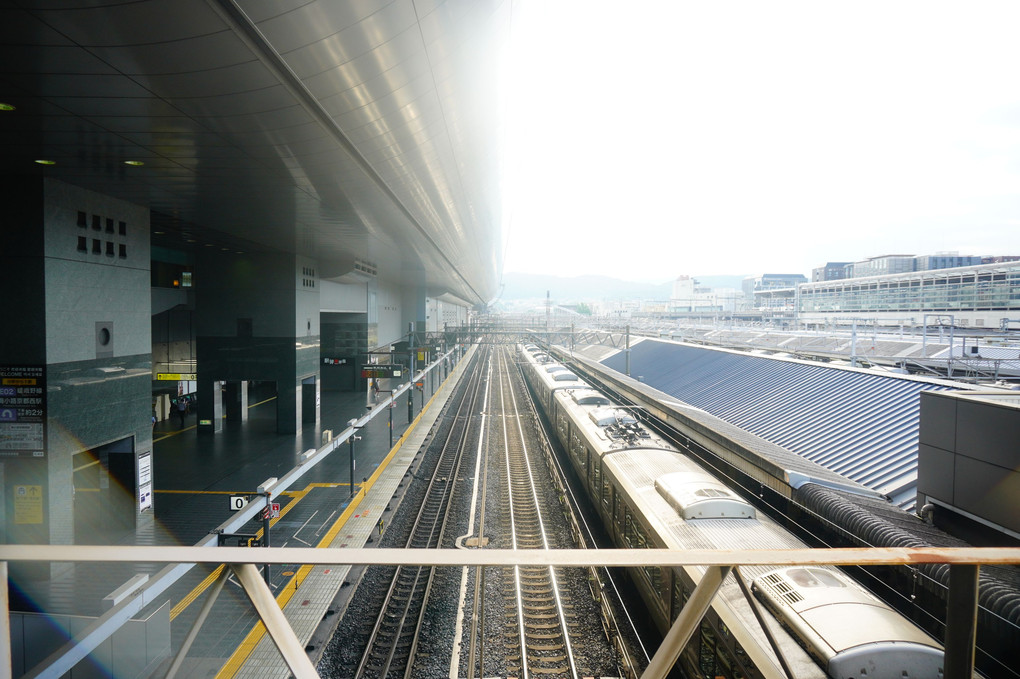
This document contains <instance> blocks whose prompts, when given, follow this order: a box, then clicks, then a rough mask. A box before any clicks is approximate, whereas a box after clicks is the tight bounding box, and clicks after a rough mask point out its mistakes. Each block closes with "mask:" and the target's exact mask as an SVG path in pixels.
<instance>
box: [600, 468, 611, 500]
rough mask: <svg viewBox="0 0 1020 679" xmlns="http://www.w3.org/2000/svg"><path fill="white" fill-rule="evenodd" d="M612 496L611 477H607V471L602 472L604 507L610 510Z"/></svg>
mask: <svg viewBox="0 0 1020 679" xmlns="http://www.w3.org/2000/svg"><path fill="white" fill-rule="evenodd" d="M611 494H612V488H611V486H610V484H609V477H608V476H607V475H606V472H605V470H603V471H602V506H603V507H605V508H606V509H609V501H610V500H609V498H610V496H611Z"/></svg>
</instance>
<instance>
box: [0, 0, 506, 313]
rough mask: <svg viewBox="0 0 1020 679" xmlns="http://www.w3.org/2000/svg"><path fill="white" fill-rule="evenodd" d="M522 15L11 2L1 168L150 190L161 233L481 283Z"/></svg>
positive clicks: (120, 193) (0, 80)
mask: <svg viewBox="0 0 1020 679" xmlns="http://www.w3.org/2000/svg"><path fill="white" fill-rule="evenodd" d="M509 20H510V7H509V2H508V1H502V0H450V1H447V2H438V1H428V0H426V1H421V0H417V1H412V0H395V1H393V2H383V1H374V2H370V1H367V0H342V1H333V0H311V1H307V0H306V1H302V0H290V1H284V0H273V1H270V0H149V1H122V2H118V1H115V0H106V1H93V2H84V1H78V0H65V1H56V0H51V1H49V2H44V1H38V2H19V1H12V0H0V102H3V103H7V104H11V105H13V106H15V110H14V111H3V112H0V145H2V149H0V153H2V158H0V167H2V168H3V171H4V172H6V173H13V174H25V173H38V174H45V175H47V176H52V177H55V178H58V179H62V180H65V181H68V182H70V183H74V184H77V185H81V186H84V187H86V188H90V189H94V190H97V191H101V192H103V193H107V194H110V195H113V196H116V197H118V198H123V199H125V200H129V201H132V202H135V203H139V204H142V205H148V206H150V207H151V208H152V211H153V220H154V230H160V231H165V233H167V234H170V235H167V236H164V237H165V238H174V237H178V238H179V237H181V236H180V234H181V233H182V232H186V233H188V234H189V235H191V236H192V237H193V238H194V239H195V240H196V245H201V244H204V242H213V243H216V244H222V245H225V246H230V247H247V248H252V249H257V248H265V249H271V250H275V251H280V252H289V253H294V254H297V255H303V256H309V257H313V258H315V259H317V260H318V261H319V264H320V271H321V273H322V275H323V276H324V277H326V278H329V277H339V276H341V275H343V274H344V273H346V272H348V271H349V270H350V269H351V267H352V266H353V263H354V259H355V258H359V259H362V260H366V261H368V262H370V263H372V264H375V265H376V266H377V267H378V271H379V275H380V277H388V278H392V279H395V280H400V281H402V282H405V283H412V284H416V285H424V286H426V289H427V290H428V292H429V293H430V294H433V295H438V294H442V293H443V292H447V293H450V294H453V295H455V296H457V297H460V298H461V299H463V300H465V301H468V302H472V303H476V302H480V301H487V300H488V299H489V298H491V297H492V296H493V295H494V293H495V291H496V280H497V276H498V267H499V258H500V253H499V247H500V238H499V228H500V218H501V212H502V206H501V203H500V191H499V167H500V149H499V144H498V130H499V125H500V120H499V109H498V86H499V78H498V74H499V64H498V59H499V56H500V51H501V49H502V47H503V44H504V43H505V41H506V40H507V39H508V37H509ZM37 159H49V160H53V161H55V162H56V164H55V165H50V166H45V167H44V166H40V165H38V164H36V163H35V161H36V160H37ZM128 160H131V161H142V162H144V165H142V166H130V165H126V164H125V161H128ZM154 242H155V241H154Z"/></svg>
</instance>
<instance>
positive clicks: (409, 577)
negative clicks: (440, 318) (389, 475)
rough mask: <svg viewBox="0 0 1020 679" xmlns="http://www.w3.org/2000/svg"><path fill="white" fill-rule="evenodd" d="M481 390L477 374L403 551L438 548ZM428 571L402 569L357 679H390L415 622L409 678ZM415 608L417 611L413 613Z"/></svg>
mask: <svg viewBox="0 0 1020 679" xmlns="http://www.w3.org/2000/svg"><path fill="white" fill-rule="evenodd" d="M481 384H482V380H481V379H480V377H479V376H478V373H477V371H473V372H472V382H471V384H469V385H468V386H467V388H466V389H465V391H464V392H463V393H464V394H465V396H463V397H462V398H461V399H460V400H459V402H458V403H457V412H456V414H455V416H454V422H457V423H461V424H462V425H463V426H461V427H456V426H455V427H451V428H450V429H449V431H448V432H447V435H446V438H445V440H444V441H443V443H442V448H441V450H442V453H441V456H440V459H439V461H438V463H437V464H436V467H435V469H434V470H433V473H432V475H431V478H430V479H429V485H428V489H427V490H426V492H425V500H424V501H423V502H422V504H421V507H419V509H418V513H417V515H416V516H415V520H414V525H413V527H412V529H411V532H410V535H409V536H408V539H407V542H406V544H405V548H414V547H419V548H426V549H429V548H435V547H437V546H438V545H439V544H440V541H441V539H442V535H443V532H444V527H445V525H446V523H447V519H448V517H449V511H450V506H451V503H450V502H449V499H450V497H451V496H452V492H453V485H454V482H455V479H456V478H457V476H458V470H459V466H460V462H461V459H462V458H463V452H464V448H465V445H466V441H467V440H468V434H469V432H470V418H469V417H467V416H468V415H470V413H472V412H474V409H475V403H476V401H477V396H478V390H479V388H480V386H481ZM468 394H470V396H468ZM455 439H456V440H455ZM451 450H455V451H456V452H455V453H454V455H453V456H452V457H451V456H449V455H448V452H449V451H451ZM424 568H425V567H421V566H417V567H415V566H398V567H397V569H396V570H395V571H394V573H393V576H392V578H391V580H390V585H389V588H388V591H387V593H386V595H385V597H384V600H383V603H382V605H381V606H380V609H379V615H378V617H377V618H376V621H375V625H374V626H373V628H372V632H371V634H370V636H369V639H368V642H367V644H366V646H365V651H364V653H363V654H362V657H361V660H360V662H359V663H358V667H357V669H356V671H355V673H354V676H356V677H362V676H380V677H385V676H387V675H388V674H389V672H390V668H391V666H392V665H393V662H394V659H395V658H396V653H397V650H398V649H399V648H401V647H402V639H404V638H405V637H406V630H407V628H408V623H409V622H412V623H413V624H414V631H413V633H412V639H411V641H410V644H409V648H408V653H407V657H406V665H405V668H404V674H405V675H407V674H409V673H410V671H411V667H412V664H413V659H414V652H415V649H416V647H417V639H418V635H419V632H420V628H421V621H422V614H423V613H424V610H425V605H426V602H427V600H428V595H429V592H430V590H431V584H432V578H433V575H434V569H429V570H428V572H427V573H425V571H424ZM398 592H400V593H402V594H401V596H400V597H398V596H397V593H398ZM415 606H418V608H417V609H415ZM384 629H387V630H388V632H389V634H391V635H392V636H391V637H390V638H389V643H388V644H387V641H386V639H384V638H383V630H384ZM380 657H382V658H383V661H382V663H381V665H379V666H375V665H372V663H373V662H377V660H378V658H380Z"/></svg>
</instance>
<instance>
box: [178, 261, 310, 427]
mask: <svg viewBox="0 0 1020 679" xmlns="http://www.w3.org/2000/svg"><path fill="white" fill-rule="evenodd" d="M317 268H318V267H317V266H316V263H315V262H314V261H313V260H310V259H307V258H303V257H294V256H293V255H284V254H272V253H259V254H255V253H249V254H244V255H240V256H239V255H236V254H231V253H228V254H220V253H214V252H202V253H200V255H199V256H198V257H197V259H196V276H195V278H196V280H200V281H201V284H200V285H196V299H195V324H196V328H197V332H196V336H197V344H198V351H197V357H198V376H199V379H200V380H202V379H206V380H223V381H226V382H228V383H241V382H247V381H249V380H259V381H265V382H274V383H275V384H276V399H275V400H274V401H273V402H272V404H267V405H266V406H265V409H266V410H268V409H269V408H274V407H275V409H276V423H277V432H278V433H281V434H294V433H298V432H300V431H301V428H302V426H303V424H306V423H314V422H316V421H317V412H316V409H315V408H313V407H308V408H305V407H303V398H304V396H303V388H302V382H303V381H305V380H311V381H312V382H314V383H315V384H316V386H317V385H318V382H319V379H318V378H319V365H320V357H319V322H320V319H319V281H318V273H317ZM234 389H235V387H234V386H231V387H230V393H229V394H228V397H227V399H226V402H227V410H228V414H229V415H230V419H234V417H233V415H234V414H236V415H237V416H238V419H240V420H243V418H244V416H245V415H244V413H246V412H247V409H246V408H244V407H242V406H241V402H242V401H241V399H242V398H243V396H241V395H239V394H236V393H235V392H234ZM241 389H243V387H241ZM201 400H202V399H201V396H200V398H199V401H200V405H201ZM205 412H208V411H203V413H205ZM302 413H304V416H303V415H302ZM220 414H221V415H222V413H220ZM204 416H205V415H203V417H204ZM305 416H306V417H307V418H308V419H307V420H305ZM220 429H221V427H217V426H210V429H209V430H210V431H220Z"/></svg>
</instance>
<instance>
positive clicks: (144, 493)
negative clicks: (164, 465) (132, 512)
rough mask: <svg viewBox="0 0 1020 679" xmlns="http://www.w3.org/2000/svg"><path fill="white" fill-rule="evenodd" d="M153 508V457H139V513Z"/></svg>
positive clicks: (147, 455) (146, 455)
mask: <svg viewBox="0 0 1020 679" xmlns="http://www.w3.org/2000/svg"><path fill="white" fill-rule="evenodd" d="M150 507H152V455H149V454H148V453H146V454H145V455H139V456H138V511H141V512H144V511H145V510H146V509H149V508H150Z"/></svg>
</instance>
